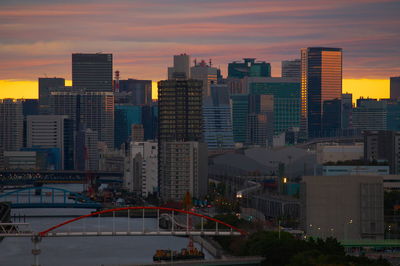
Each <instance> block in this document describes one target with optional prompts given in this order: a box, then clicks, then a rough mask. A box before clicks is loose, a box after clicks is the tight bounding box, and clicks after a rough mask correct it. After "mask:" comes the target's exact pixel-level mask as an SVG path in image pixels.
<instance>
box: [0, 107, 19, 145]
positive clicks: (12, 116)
mask: <svg viewBox="0 0 400 266" xmlns="http://www.w3.org/2000/svg"><path fill="white" fill-rule="evenodd" d="M23 126H24V116H23V113H22V100H14V99H3V100H1V99H0V146H2V148H3V150H4V151H18V150H19V149H20V148H22V143H23Z"/></svg>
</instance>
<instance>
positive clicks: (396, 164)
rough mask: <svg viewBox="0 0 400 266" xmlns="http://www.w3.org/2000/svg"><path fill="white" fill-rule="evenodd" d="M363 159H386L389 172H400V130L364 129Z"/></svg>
mask: <svg viewBox="0 0 400 266" xmlns="http://www.w3.org/2000/svg"><path fill="white" fill-rule="evenodd" d="M364 160H366V161H387V162H388V164H389V167H390V173H391V174H399V173H400V132H399V131H385V130H379V131H364Z"/></svg>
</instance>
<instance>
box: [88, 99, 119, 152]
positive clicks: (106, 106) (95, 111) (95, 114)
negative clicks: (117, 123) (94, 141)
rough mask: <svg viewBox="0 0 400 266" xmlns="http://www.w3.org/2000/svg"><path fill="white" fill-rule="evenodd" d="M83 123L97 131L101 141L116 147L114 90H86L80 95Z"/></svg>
mask: <svg viewBox="0 0 400 266" xmlns="http://www.w3.org/2000/svg"><path fill="white" fill-rule="evenodd" d="M80 97H81V99H80V101H81V102H80V104H81V106H80V115H81V123H82V124H85V125H86V127H87V128H90V129H92V130H93V131H97V133H98V138H99V141H101V142H104V143H106V144H107V147H108V148H109V149H111V150H112V149H113V148H114V94H113V92H85V93H83V94H81V95H80Z"/></svg>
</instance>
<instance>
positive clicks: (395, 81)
mask: <svg viewBox="0 0 400 266" xmlns="http://www.w3.org/2000/svg"><path fill="white" fill-rule="evenodd" d="M390 99H393V100H400V77H391V78H390Z"/></svg>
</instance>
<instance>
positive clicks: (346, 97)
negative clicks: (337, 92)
mask: <svg viewBox="0 0 400 266" xmlns="http://www.w3.org/2000/svg"><path fill="white" fill-rule="evenodd" d="M341 113H342V122H341V124H342V129H343V130H348V129H351V128H353V94H351V93H344V94H342V112H341Z"/></svg>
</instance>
